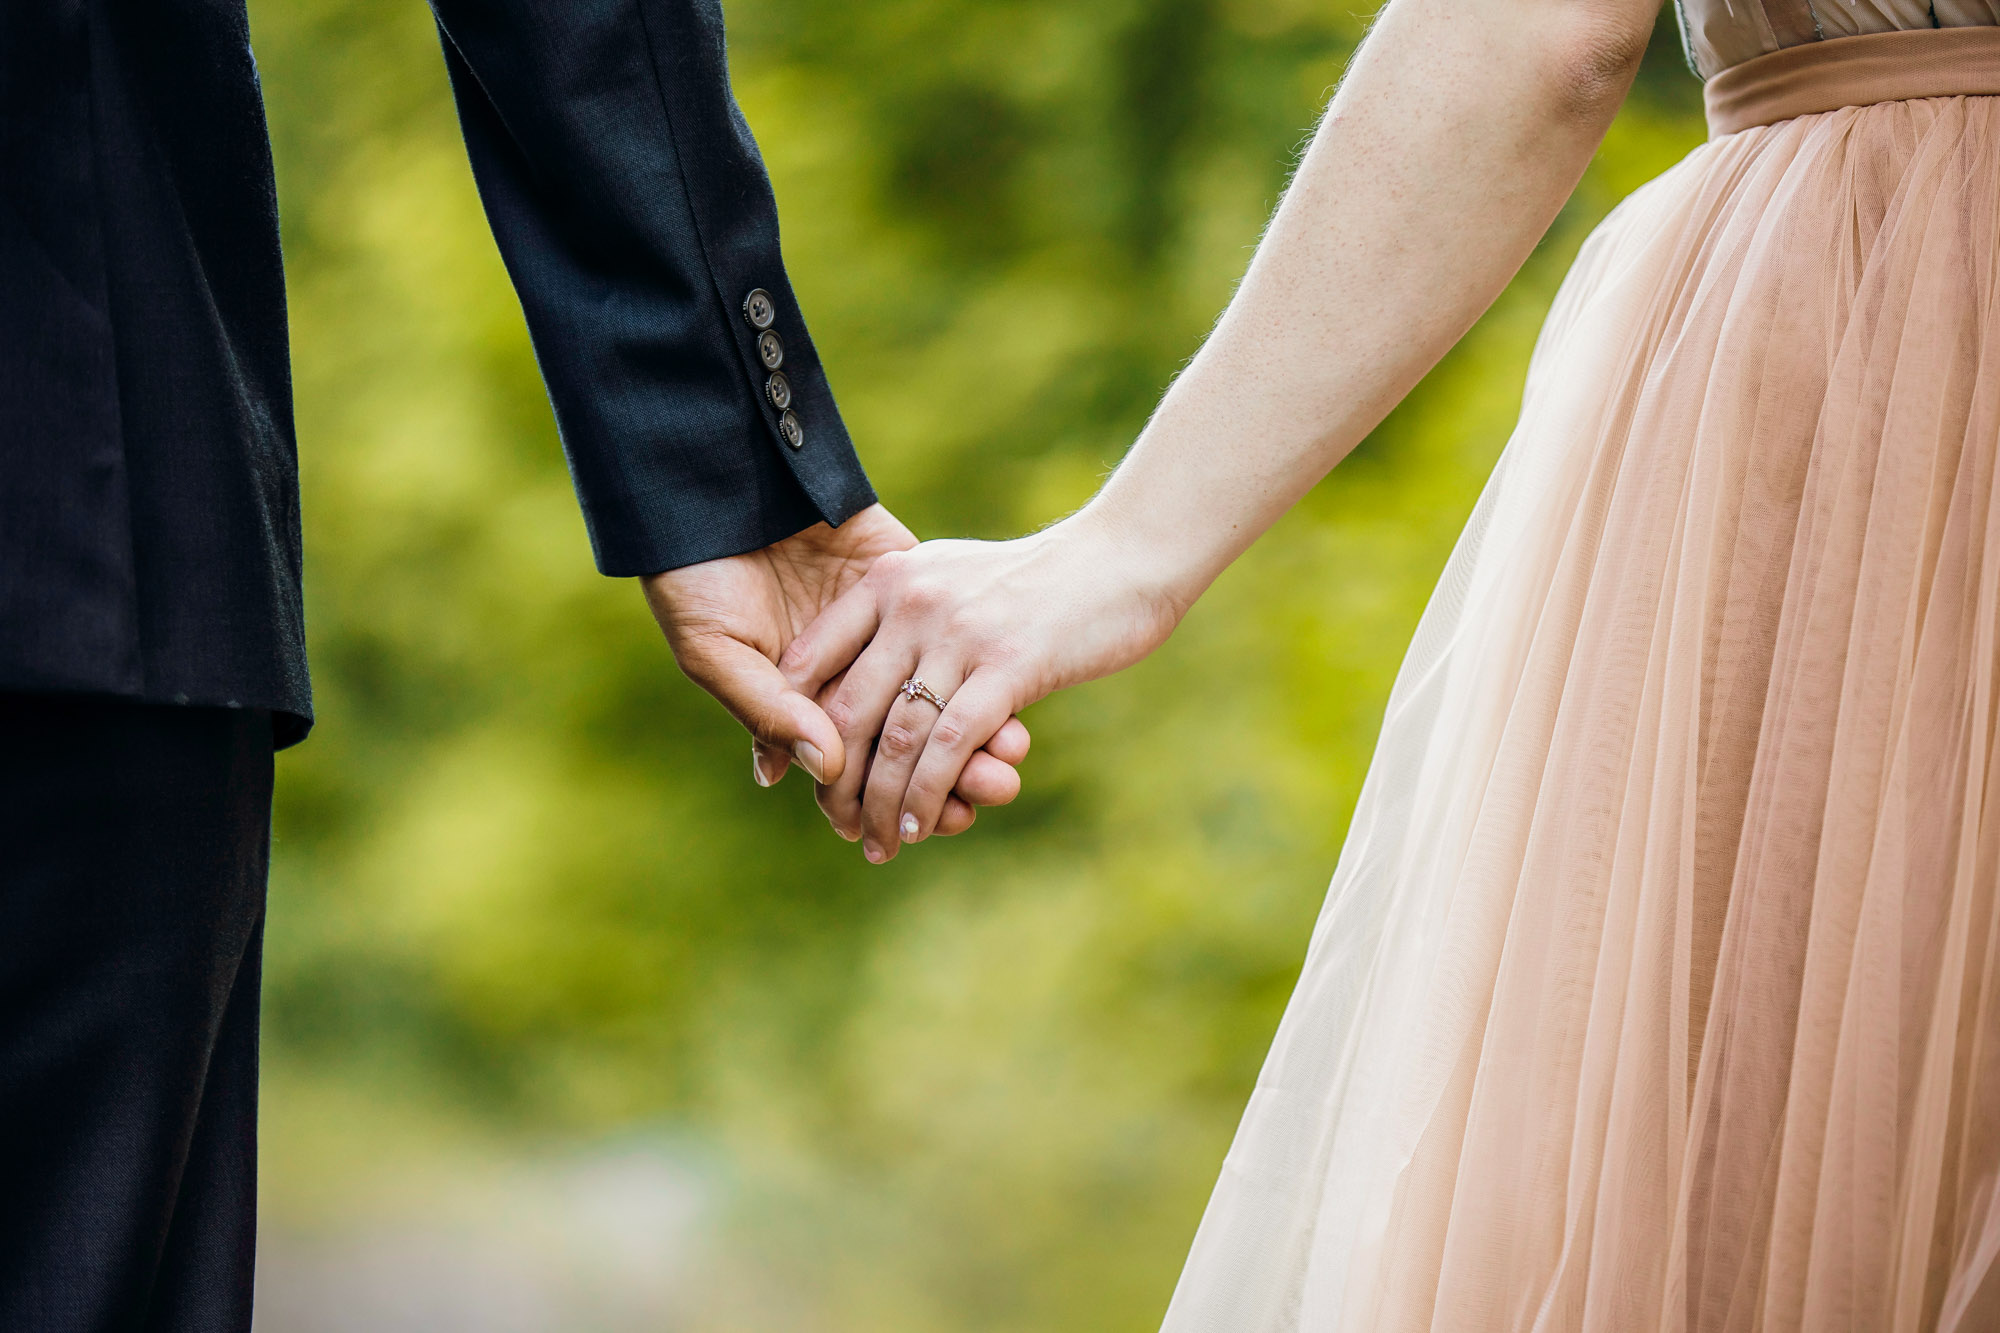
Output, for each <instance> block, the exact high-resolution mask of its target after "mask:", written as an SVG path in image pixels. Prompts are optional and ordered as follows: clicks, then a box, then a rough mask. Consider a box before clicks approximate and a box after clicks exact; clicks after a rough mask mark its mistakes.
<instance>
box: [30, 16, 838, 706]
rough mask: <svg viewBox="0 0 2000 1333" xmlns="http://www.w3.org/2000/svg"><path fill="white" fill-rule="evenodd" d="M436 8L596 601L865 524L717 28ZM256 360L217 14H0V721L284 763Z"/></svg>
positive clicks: (280, 293)
mask: <svg viewBox="0 0 2000 1333" xmlns="http://www.w3.org/2000/svg"><path fill="white" fill-rule="evenodd" d="M434 8H435V10H436V13H437V17H438V22H439V27H440V29H441V31H442V33H443V35H444V46H445V59H446V63H447V65H448V67H449V70H450V73H451V79H452V85H453V88H454V90H455V92H456V94H457V97H458V102H459V110H460V113H461V117H462V120H463V123H464V127H465V137H466V143H467V146H468V149H469V150H470V153H471V157H472V164H473V169H474V172H475V174H476V176H477V178H478V181H479V187H480V192H481V195H482V197H483V198H484V200H485V202H486V208H487V213H488V216H489V218H490V219H491V221H492V224H493V231H494V235H495V236H496V237H497V238H498V240H499V243H500V249H501V252H502V254H503V255H504V256H505V258H506V262H507V266H508V271H509V272H510V273H511V274H512V275H513V278H514V282H515V284H516V287H517V289H518V290H519V292H520V295H521V301H522V305H523V307H524V308H525V310H526V312H527V316H528V325H529V329H530V331H531V333H532V334H533V337H534V341H535V347H536V353H537V355H538V357H539V359H540V362H541V367H542V372H543V375H544V377H545V378H546V380H547V382H548V387H549V396H550V399H551V400H552V402H553V403H554V406H555V414H556V421H557V425H558V427H559V429H560V432H561V436H562V441H563V447H564V450H565V452H566V454H567V455H568V458H569V463H570V469H571V472H572V474H573V476H574V477H575V480H576V487H577V492H578V494H579V496H580V497H581V499H582V502H583V509H584V516H585V519H586V522H587V524H588V526H589V529H590V536H591V542H592V545H593V547H594V548H595V550H596V553H597V561H598V565H599V567H600V568H601V569H602V570H603V571H604V572H605V573H607V574H614V575H633V574H643V573H650V572H654V571H657V570H661V569H668V568H673V567H676V566H680V565H685V564H692V563H695V562H697V561H701V560H705V559H710V558H712V557H716V556H722V555H729V554H734V553H737V552H741V551H746V550H752V549H755V548H757V547H760V546H763V545H766V544H768V543H770V542H772V541H774V540H777V539H778V538H781V537H784V536H787V535H789V534H791V533H794V532H797V531H799V530H800V529H802V528H805V527H808V526H810V525H812V524H813V523H816V522H818V521H820V520H821V519H825V520H827V521H829V522H834V523H838V522H841V521H843V520H845V519H846V518H847V517H848V516H850V515H852V514H853V513H855V512H856V511H857V510H859V509H861V508H863V507H864V506H866V505H868V504H869V503H871V502H872V501H873V499H874V496H873V494H872V492H871V491H870V489H869V486H868V481H867V478H866V477H865V476H864V475H863V473H862V471H861V468H860V465H859V464H858V463H857V462H856V460H855V457H854V451H853V447H852V444H851V443H850V441H849V439H848V437H847V432H846V429H845V428H844V427H843V426H842V424H841V420H840V416H839V412H838V410H837V409H836V408H835V406H834V402H833V397H832V394H831V392H830V391H829V390H828V388H827V384H826V378H825V375H824V374H823V373H822V371H821V369H820V364H819V358H818V356H817V355H816V353H815V352H814V350H813V345H812V340H811V339H810V338H809V337H808V336H807V333H806V328H805V324H804V322H803V320H802V318H801V316H800V314H799V311H798V306H797V303H796V301H795V300H794V298H793V295H792V290H791V287H790V284H789V283H788V282H787V280H786V277H785V270H784V264H783V261H782V260H781V258H780V257H779V250H778V220H777V211H776V207H775V205H774V203H773V200H772V197H771V187H770V182H769V180H768V178H767V177H766V175H765V172H764V166H763V162H762V160H761V159H760V158H759V156H758V154H757V147H756V144H755V143H754V141H753V140H752V139H751V137H750V132H749V130H748V128H747V127H746V126H745V125H744V123H743V118H742V116H741V114H740V113H739V112H738V111H737V108H736V104H735V102H734V100H733V99H732V98H731V96H730V92H729V83H728V71H727V65H726V61H725V58H724V51H723V35H722V16H721V11H720V9H719V7H718V5H717V2H716V0H436V3H435V5H434ZM753 291H755V292H761V293H763V294H764V296H765V297H767V298H768V300H764V299H760V300H759V301H757V302H754V303H750V304H749V306H748V308H747V310H746V302H747V300H748V298H749V297H750V295H751V293H752V292H753ZM749 314H755V315H756V316H757V322H759V323H762V322H765V321H766V320H768V321H769V324H770V330H771V331H772V332H775V333H776V334H777V335H778V337H777V339H776V340H772V339H768V338H764V339H762V341H761V342H760V338H761V337H762V332H763V331H762V330H760V329H759V328H757V327H754V326H753V323H752V321H751V319H750V318H749V317H748V316H749ZM287 355H288V354H287V347H286V335H285V297H284V278H283V272H282V268H281V265H280V260H279V253H278V227H277V209H276V204H275V200H274V196H273V188H272V179H271V158H270V148H269V144H268V141H267V139H266V136H265V129H264V113H263V105H262V99H261V96H260V94H259V90H258V84H257V71H256V66H255V64H254V63H253V61H252V58H251V54H250V47H249V38H248V29H247V23H246V20H245V16H244V11H243V4H242V0H22V2H21V3H8V4H6V5H4V6H0V689H22V690H55V691H83V692H90V693H99V694H112V695H121V696H126V697H133V698H140V699H150V700H158V701H163V702H181V703H201V704H222V705H235V706H241V707H250V708H268V709H271V710H273V711H274V712H276V713H277V714H278V715H279V721H278V726H279V735H280V739H281V740H282V741H291V740H296V739H297V738H298V737H300V736H302V735H304V733H305V729H306V728H307V727H308V726H309V725H310V719H311V715H312V702H311V690H310V686H309V683H308V679H307V674H306V661H305V637H304V618H303V613H302V610H301V605H300V587H299V566H300V541H299V505H298V481H297V469H296V464H295V454H294V440H293V429H292V402H291V383H290V372H289V368H288V362H287ZM773 357H781V358H782V359H781V361H780V362H779V365H778V367H777V373H778V377H779V379H780V383H777V384H772V383H771V382H770V381H771V380H772V378H773V377H772V372H771V370H770V369H769V367H768V364H767V363H768V362H769V361H770V360H771V359H772V358H773ZM787 391H788V392H787ZM781 404H785V405H787V407H786V410H788V411H789V413H790V414H791V415H790V417H789V419H787V417H786V416H785V412H784V411H781V407H780V405H781ZM788 440H796V445H794V444H793V443H789V442H788Z"/></svg>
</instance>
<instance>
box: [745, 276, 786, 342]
mask: <svg viewBox="0 0 2000 1333" xmlns="http://www.w3.org/2000/svg"><path fill="white" fill-rule="evenodd" d="M743 318H745V319H747V320H749V321H750V327H751V328H753V329H757V330H760V331H761V330H763V329H768V328H770V327H771V325H772V324H773V323H774V322H775V321H776V320H777V318H778V306H777V303H776V302H775V301H773V300H772V299H771V294H770V293H769V292H767V291H765V290H764V289H763V288H762V287H752V288H751V289H750V294H749V295H748V296H746V297H744V298H743Z"/></svg>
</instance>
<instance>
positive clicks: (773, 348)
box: [757, 329, 785, 370]
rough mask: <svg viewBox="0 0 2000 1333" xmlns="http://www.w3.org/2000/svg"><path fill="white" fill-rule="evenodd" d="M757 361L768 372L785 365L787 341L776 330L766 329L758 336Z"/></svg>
mask: <svg viewBox="0 0 2000 1333" xmlns="http://www.w3.org/2000/svg"><path fill="white" fill-rule="evenodd" d="M757 359H758V360H759V361H762V362H763V363H764V369H766V370H776V369H777V368H778V367H779V366H782V365H784V364H785V340H784V339H783V338H780V337H779V336H778V331H777V330H776V329H765V330H764V331H763V332H762V333H760V334H758V335H757Z"/></svg>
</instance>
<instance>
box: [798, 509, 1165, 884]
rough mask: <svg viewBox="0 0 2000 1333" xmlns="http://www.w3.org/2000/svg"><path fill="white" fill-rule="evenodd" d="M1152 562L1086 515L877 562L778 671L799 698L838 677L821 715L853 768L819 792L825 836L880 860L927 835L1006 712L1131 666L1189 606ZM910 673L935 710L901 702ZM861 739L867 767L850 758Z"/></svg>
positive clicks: (928, 546)
mask: <svg viewBox="0 0 2000 1333" xmlns="http://www.w3.org/2000/svg"><path fill="white" fill-rule="evenodd" d="M1160 563H1161V562H1159V561H1156V560H1153V559H1150V558H1149V557H1148V556H1147V554H1146V553H1145V552H1144V550H1143V549H1141V548H1139V547H1138V546H1137V545H1136V544H1135V543H1133V542H1130V541H1121V540H1120V539H1119V538H1118V537H1117V535H1116V534H1115V533H1114V532H1112V531H1110V530H1108V528H1107V526H1106V525H1104V524H1102V523H1099V522H1096V521H1094V520H1093V519H1092V518H1091V517H1090V516H1089V513H1088V511H1086V513H1084V514H1079V515H1077V516H1076V517H1074V518H1071V519H1069V520H1066V521H1065V522H1063V523H1060V524H1057V525H1056V526H1055V527H1052V528H1049V529H1048V530H1046V531H1043V532H1039V533H1036V534H1035V535H1033V536H1030V537H1023V538H1020V539H1019V540H1016V541H1009V542H971V541H938V542H927V543H925V544H924V545H922V546H919V547H917V548H916V549H914V550H911V551H903V552H892V553H890V554H888V555H884V556H883V557H882V558H881V559H879V560H877V561H876V562H875V564H874V566H873V567H872V568H871V569H870V570H869V571H868V573H867V575H866V577H864V578H863V579H862V580H861V582H860V583H859V584H857V585H856V586H855V587H854V588H853V589H851V590H850V591H849V592H848V593H846V594H845V595H844V596H843V597H841V598H840V600H838V601H836V602H835V603H834V604H833V605H832V606H830V607H828V608H827V609H826V611H825V612H824V613H823V614H822V615H821V616H820V618H819V619H818V620H816V621H814V622H813V624H812V625H811V626H810V627H809V628H807V629H806V631H805V632H804V633H802V634H801V635H799V637H798V638H797V639H795V640H793V642H792V644H791V646H790V647H789V648H787V649H786V651H785V654H784V656H783V658H782V659H781V660H780V662H779V666H780V668H781V669H782V670H783V671H784V672H785V674H786V676H787V677H788V678H789V679H790V680H791V682H792V684H793V686H794V688H796V689H798V690H800V691H801V692H802V693H804V694H806V695H807V696H809V697H810V696H814V695H817V694H818V693H819V691H820V689H821V687H822V686H823V685H824V684H825V683H826V682H827V681H828V680H829V679H830V678H831V677H832V676H833V675H834V674H835V673H837V672H839V670H840V669H841V668H842V667H844V666H845V667H847V672H846V675H845V677H844V678H843V679H841V680H840V681H839V683H838V685H837V686H836V687H835V688H834V689H833V690H832V692H831V697H830V700H829V701H828V703H827V705H826V712H827V716H828V717H829V718H831V719H832V721H833V724H834V726H835V727H836V728H838V730H839V731H840V734H841V739H842V742H843V744H844V745H845V746H846V748H847V753H848V754H849V756H850V761H849V763H848V765H847V768H846V770H845V771H844V772H843V773H841V774H840V775H839V776H838V777H837V778H836V779H835V780H834V782H833V784H832V785H830V786H823V787H821V788H820V789H819V803H820V808H821V809H822V810H824V811H825V812H826V816H827V818H828V820H830V821H831V822H832V824H833V826H834V828H835V829H836V830H837V831H839V832H840V833H841V835H842V836H844V837H847V838H849V839H852V838H854V837H855V836H856V835H857V834H858V835H859V836H860V837H861V839H862V841H863V843H864V844H865V849H866V851H867V854H868V859H869V860H870V861H874V862H878V863H879V862H883V861H887V860H889V859H890V858H891V857H893V856H894V855H895V854H896V849H897V846H898V844H899V843H900V842H920V841H922V840H923V839H924V838H927V837H929V836H930V835H931V834H932V833H933V832H935V831H937V829H938V821H939V817H940V815H941V813H942V812H943V810H944V805H945V799H946V797H947V796H948V795H949V793H950V792H951V789H952V785H953V784H954V783H955V782H956V781H957V779H958V776H959V773H960V771H961V770H962V769H963V768H964V767H965V765H966V763H967V762H968V761H969V760H970V759H971V758H972V756H973V755H974V754H975V753H976V752H977V751H978V750H979V748H980V747H981V746H982V745H984V744H985V743H986V742H987V740H988V739H989V738H991V737H993V736H995V735H996V734H997V733H998V732H999V731H1000V730H1001V728H1002V727H1003V726H1005V725H1006V724H1007V722H1008V719H1009V718H1010V717H1011V716H1012V715H1013V714H1015V713H1017V712H1019V711H1020V710H1021V709H1023V708H1025V707H1027V706H1028V705H1029V704H1031V703H1033V702H1035V701H1036V700H1037V699H1040V698H1042V697H1043V696H1045V695H1047V694H1049V693H1051V692H1053V691H1055V690H1058V689H1061V688H1063V687H1064V686H1067V685H1075V684H1078V683H1080V682H1083V681H1086V680H1092V679H1095V678H1096V677H1098V676H1104V675H1109V674H1110V673H1111V672H1114V671H1117V670H1119V669H1120V668H1122V667H1125V666H1129V665H1131V664H1132V663H1133V662H1136V661H1138V660H1139V659H1140V658H1141V657H1144V656H1145V655H1146V654H1147V653H1149V652H1151V651H1152V650H1153V649H1154V648H1155V647H1157V646H1158V645H1159V644H1160V643H1161V641H1163V640H1164V639H1165V638H1166V637H1167V635H1168V634H1169V633H1171V632H1172V631H1173V628H1174V626H1175V625H1176V624H1177V623H1179V621H1180V618H1181V615H1182V614H1183V613H1184V612H1185V610H1186V607H1185V605H1184V604H1182V603H1180V602H1178V601H1177V600H1176V599H1175V598H1173V597H1172V596H1171V595H1169V594H1168V593H1167V592H1166V590H1165V587H1164V584H1163V583H1162V582H1161V580H1160V579H1159V578H1158V577H1157V573H1158V568H1159V566H1160ZM850 662H851V663H852V664H853V665H852V666H848V663H850ZM912 679H915V680H920V681H922V682H923V683H924V684H925V685H927V686H929V687H930V689H931V690H933V691H935V692H936V694H937V695H938V697H940V698H941V699H943V700H945V701H946V706H945V707H944V708H943V710H942V711H940V710H939V709H938V708H937V706H936V705H934V704H932V703H930V702H929V701H927V700H924V699H922V698H910V697H905V696H903V695H901V694H899V693H898V691H899V690H900V688H901V686H902V684H903V682H904V681H906V680H912ZM878 738H879V739H878ZM871 740H873V741H875V753H874V758H873V761H872V762H869V763H862V762H859V760H860V759H861V758H862V757H863V756H865V755H866V754H867V753H868V748H867V747H868V744H869V742H870V741H871Z"/></svg>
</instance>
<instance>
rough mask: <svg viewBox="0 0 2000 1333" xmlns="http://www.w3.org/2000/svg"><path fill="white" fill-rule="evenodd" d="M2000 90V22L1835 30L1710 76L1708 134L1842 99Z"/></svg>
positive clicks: (1829, 107)
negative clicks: (1849, 32)
mask: <svg viewBox="0 0 2000 1333" xmlns="http://www.w3.org/2000/svg"><path fill="white" fill-rule="evenodd" d="M1994 95H2000V28H1995V27H1977V28H1917V29H1914V30H1911V31H1906V32H1876V33H1869V34H1868V35H1867V36H1864V37H1833V38H1829V39H1827V40H1826V41H1820V42H1807V43H1805V44H1803V45H1800V46H1788V47H1786V48H1784V49H1783V50H1781V51H1773V52H1771V53H1770V54H1769V55H1762V56H1758V57H1757V58H1756V59H1754V60H1746V61H1744V62H1743V63H1742V64H1740V65H1731V66H1730V67H1729V68H1728V69H1725V70H1723V71H1722V72H1721V73H1720V74H1717V75H1716V76H1715V77H1714V78H1712V79H1710V80H1709V81H1708V84H1707V86H1706V87H1705V88H1704V89H1703V90H1702V100H1703V101H1704V102H1705V103H1707V106H1708V137H1709V138H1711V139H1715V138H1720V137H1721V136H1722V135H1725V134H1734V133H1735V132H1736V131H1738V130H1747V129H1749V128H1750V127H1751V126H1753V125H1771V124H1775V123H1776V122H1778V121H1781V120H1790V119H1791V118H1792V117H1794V116H1810V115H1812V114H1814V113H1815V112H1820V111H1834V110H1838V109H1839V108H1841V107H1844V106H1870V105H1872V104H1874V103H1876V102H1902V101H1907V100H1909V99H1911V98H1917V97H1983V96H1994Z"/></svg>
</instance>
